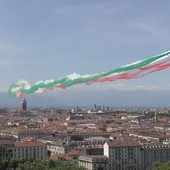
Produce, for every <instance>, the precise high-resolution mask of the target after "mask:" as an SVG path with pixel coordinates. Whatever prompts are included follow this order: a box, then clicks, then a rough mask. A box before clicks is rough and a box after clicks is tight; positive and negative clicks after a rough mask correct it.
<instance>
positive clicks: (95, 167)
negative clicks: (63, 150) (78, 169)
mask: <svg viewBox="0 0 170 170" xmlns="http://www.w3.org/2000/svg"><path fill="white" fill-rule="evenodd" d="M79 166H82V167H85V168H86V169H87V170H110V169H108V158H107V157H106V156H101V155H95V156H94V155H86V156H80V157H79Z"/></svg>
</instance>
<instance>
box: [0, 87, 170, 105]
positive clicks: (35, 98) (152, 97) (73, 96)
mask: <svg viewBox="0 0 170 170" xmlns="http://www.w3.org/2000/svg"><path fill="white" fill-rule="evenodd" d="M169 98H170V93H168V92H167V91H163V92H162V91H158V92H148V91H118V90H111V91H110V93H109V94H108V92H106V91H102V92H101V91H100V92H98V91H90V92H86V91H67V92H64V91H63V92H62V93H59V94H57V92H52V93H49V94H43V95H29V96H26V99H27V103H28V107H65V106H93V105H94V104H97V105H107V106H111V107H170V102H169ZM20 102H21V98H13V97H10V96H9V95H8V94H7V93H1V94H0V107H19V106H20Z"/></svg>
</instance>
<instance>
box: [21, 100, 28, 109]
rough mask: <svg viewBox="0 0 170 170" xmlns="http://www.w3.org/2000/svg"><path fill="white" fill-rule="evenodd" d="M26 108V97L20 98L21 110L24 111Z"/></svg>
mask: <svg viewBox="0 0 170 170" xmlns="http://www.w3.org/2000/svg"><path fill="white" fill-rule="evenodd" d="M26 110H27V101H26V99H24V100H21V111H26Z"/></svg>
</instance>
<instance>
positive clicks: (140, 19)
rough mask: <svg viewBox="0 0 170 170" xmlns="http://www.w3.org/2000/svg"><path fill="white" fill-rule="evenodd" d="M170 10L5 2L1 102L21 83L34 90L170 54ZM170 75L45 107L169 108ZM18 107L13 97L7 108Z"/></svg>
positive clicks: (151, 5) (81, 88)
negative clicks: (68, 77) (65, 78)
mask: <svg viewBox="0 0 170 170" xmlns="http://www.w3.org/2000/svg"><path fill="white" fill-rule="evenodd" d="M169 4H170V2H166V3H162V2H160V1H153V0H151V1H149V2H147V1H142V2H135V1H130V2H128V1H125V2H117V1H110V0H109V1H106V2H103V1H93V2H91V1H86V2H84V1H78V2H77V1H75V0H73V1H70V2H63V1H57V2H56V1H51V2H50V3H49V2H47V1H38V0H37V1H32V0H31V1H29V2H23V1H20V0H18V1H15V2H10V3H9V1H1V2H0V20H1V27H0V36H1V41H0V52H1V53H0V73H1V85H0V93H1V98H2V99H1V101H2V100H3V95H4V94H5V95H6V94H7V91H8V88H9V86H10V85H11V84H13V83H16V82H17V81H19V80H22V79H26V80H28V81H29V82H30V83H32V84H34V83H36V82H38V81H40V80H48V79H56V78H59V77H63V76H65V75H68V74H71V73H78V74H82V75H84V74H94V73H99V72H103V71H107V70H112V69H114V68H117V67H119V66H122V65H125V64H129V63H132V62H136V61H138V60H143V59H145V58H148V57H151V56H154V55H157V54H160V53H162V52H165V51H168V50H169V45H168V44H169V37H168V35H169V34H168V33H169V30H170V29H169V27H170V25H169V24H168V22H167V16H168V10H169V9H168V6H169ZM169 74H170V70H169V69H166V70H164V71H162V72H159V73H158V72H157V73H154V74H151V75H149V76H146V77H142V78H140V79H134V80H128V81H125V80H121V81H117V82H111V83H104V84H94V85H92V86H86V85H77V86H74V87H71V88H68V89H67V90H60V89H57V90H54V91H51V92H49V93H48V94H45V95H42V96H39V95H38V98H41V97H42V98H43V99H45V101H46V104H47V106H48V105H50V102H52V101H54V100H56V101H58V103H60V104H59V105H68V104H70V105H83V104H84V105H90V103H91V105H93V104H94V103H97V104H106V105H113V106H114V105H118V106H170V104H169V103H168V100H169V97H170V95H169V92H170V84H169V80H168V75H169ZM36 97H37V96H36V95H33V96H30V97H28V101H29V98H31V100H32V98H36ZM129 98H130V99H131V100H129ZM43 99H42V100H43ZM48 99H49V100H48ZM4 100H5V99H4ZM8 100H9V101H8ZM18 100H19V99H15V98H12V99H11V98H10V97H9V96H8V97H7V99H6V102H5V103H8V104H10V101H12V102H13V101H15V102H16V101H17V102H18ZM34 100H36V99H34ZM5 103H4V104H5ZM28 103H29V102H28ZM39 103H40V102H39ZM37 104H38V103H37ZM1 105H3V102H2V103H1Z"/></svg>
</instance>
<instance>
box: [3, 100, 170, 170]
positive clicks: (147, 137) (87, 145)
mask: <svg viewBox="0 0 170 170" xmlns="http://www.w3.org/2000/svg"><path fill="white" fill-rule="evenodd" d="M28 103H29V102H28V101H27V100H26V98H24V99H22V100H21V102H20V106H18V108H15V109H12V108H10V109H8V108H1V109H0V117H1V119H0V147H1V152H0V157H1V159H3V160H8V159H31V158H32V159H44V158H47V157H49V158H50V159H52V160H60V159H62V160H64V161H66V162H68V161H69V162H73V163H74V164H77V165H78V166H80V167H84V168H85V169H88V170H113V169H117V170H119V169H120V170H124V169H125V170H126V169H127V170H131V169H136V170H137V169H138V170H144V169H147V168H149V167H150V166H152V165H153V164H154V163H155V162H161V163H164V162H167V161H169V159H170V123H169V122H170V109H169V108H112V107H110V106H104V105H100V106H98V105H96V104H94V105H92V106H91V107H89V108H81V107H77V106H76V107H71V108H29V104H28Z"/></svg>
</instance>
